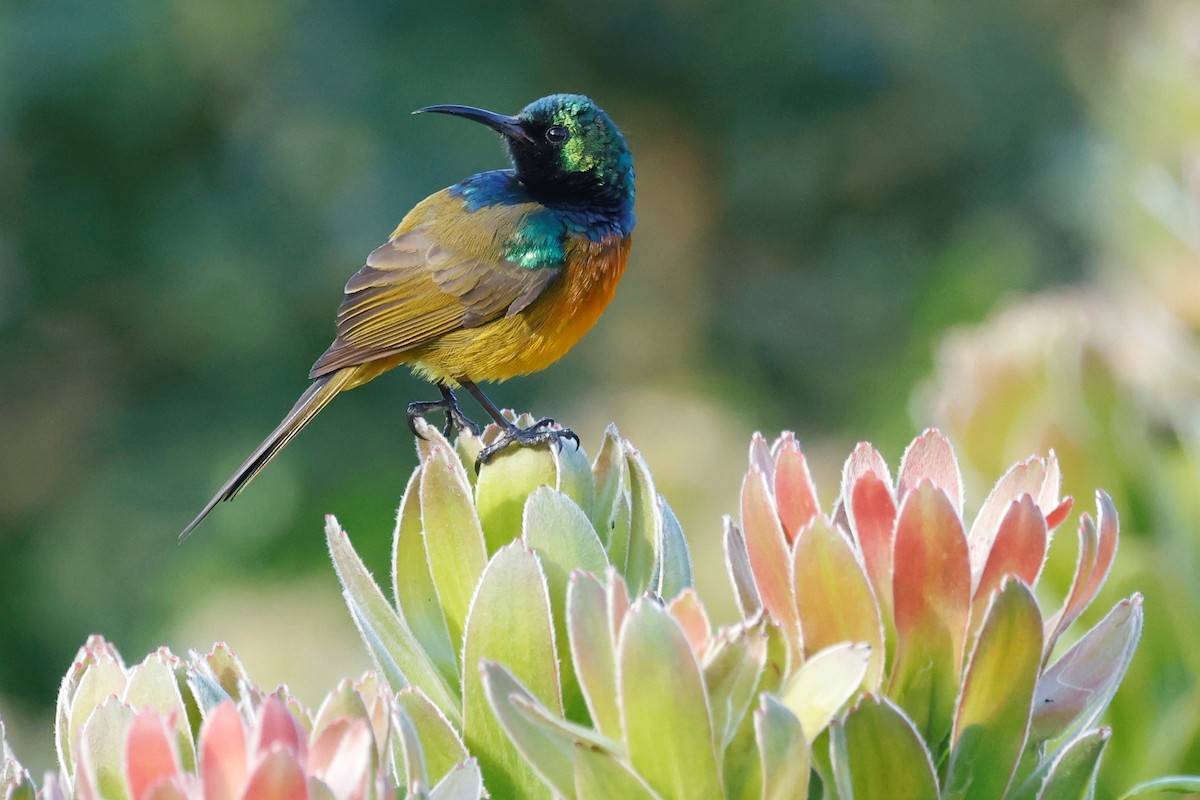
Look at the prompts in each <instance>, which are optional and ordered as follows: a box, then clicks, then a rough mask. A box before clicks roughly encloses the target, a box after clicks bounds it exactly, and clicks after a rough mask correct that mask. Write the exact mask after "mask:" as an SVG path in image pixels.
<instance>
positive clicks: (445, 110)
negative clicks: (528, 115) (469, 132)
mask: <svg viewBox="0 0 1200 800" xmlns="http://www.w3.org/2000/svg"><path fill="white" fill-rule="evenodd" d="M425 112H429V113H432V114H449V115H450V116H453V117H463V118H464V119H470V120H474V121H475V122H479V123H482V124H484V125H487V126H488V127H489V128H491V129H492V130H494V131H498V132H499V133H501V134H502V135H503V136H505V137H507V138H509V139H515V140H518V141H523V142H532V141H533V137H531V136H530V135H529V134H528V133H526V132H525V129H524V128H522V127H521V121H520V120H519V119H517V118H516V117H506V116H504V115H503V114H497V113H495V112H494V111H484V110H483V109H482V108H475V107H474V106H425V107H424V108H418V109H417V110H416V111H414V112H412V113H414V114H423V113H425Z"/></svg>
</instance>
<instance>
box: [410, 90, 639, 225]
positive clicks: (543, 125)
mask: <svg viewBox="0 0 1200 800" xmlns="http://www.w3.org/2000/svg"><path fill="white" fill-rule="evenodd" d="M421 110H422V111H436V112H439V113H443V114H453V115H455V116H460V117H466V118H468V119H473V120H475V121H476V122H481V123H483V124H485V125H487V126H488V127H490V128H493V129H494V130H497V131H499V132H500V133H501V134H503V135H504V140H505V143H506V145H507V146H508V152H509V155H510V156H511V157H512V161H513V166H514V167H515V168H516V172H517V177H518V178H520V179H521V182H522V183H524V184H525V185H526V186H527V187H528V188H529V190H530V192H531V193H532V194H533V195H534V196H535V197H538V198H539V199H542V200H543V201H544V202H554V201H565V202H570V203H579V204H583V205H588V204H604V205H610V204H620V205H625V204H632V201H633V156H632V155H630V153H629V148H628V147H627V146H626V145H625V137H623V136H622V135H621V131H620V130H618V129H617V126H616V125H615V124H614V123H613V121H612V120H611V119H610V118H609V116H608V114H606V113H604V110H603V109H602V108H600V107H599V106H598V105H596V104H595V103H593V102H592V101H591V100H589V99H588V98H587V97H584V96H583V95H581V94H552V95H550V96H548V97H543V98H541V99H540V100H534V101H533V102H532V103H530V104H529V105H527V106H525V108H523V109H522V110H521V113H519V114H517V115H516V116H515V117H506V116H502V115H500V114H495V113H493V112H491V111H484V110H482V109H478V108H471V107H470V106H430V107H428V108H423V109H421Z"/></svg>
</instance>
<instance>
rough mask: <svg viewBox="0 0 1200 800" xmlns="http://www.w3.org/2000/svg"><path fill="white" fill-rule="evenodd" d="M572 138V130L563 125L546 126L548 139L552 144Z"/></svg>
mask: <svg viewBox="0 0 1200 800" xmlns="http://www.w3.org/2000/svg"><path fill="white" fill-rule="evenodd" d="M570 138H571V132H570V131H569V130H567V129H566V128H564V127H563V126H562V125H551V126H550V127H549V128H546V141H547V142H549V143H550V144H562V143H563V142H565V141H566V140H567V139H570Z"/></svg>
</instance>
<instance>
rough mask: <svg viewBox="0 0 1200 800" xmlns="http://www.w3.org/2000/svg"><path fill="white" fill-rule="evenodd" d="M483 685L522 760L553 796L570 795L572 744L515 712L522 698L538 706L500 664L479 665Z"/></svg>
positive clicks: (527, 691) (554, 731)
mask: <svg viewBox="0 0 1200 800" xmlns="http://www.w3.org/2000/svg"><path fill="white" fill-rule="evenodd" d="M480 672H481V673H482V675H483V688H484V691H485V692H486V694H487V699H488V702H489V703H491V707H492V711H493V712H495V714H496V719H497V720H499V722H500V726H501V727H502V728H503V729H504V731H505V732H506V733H507V734H508V737H509V739H511V740H512V743H513V744H514V745H516V748H517V750H519V751H520V752H521V755H522V756H523V757H524V759H525V762H526V763H527V764H528V765H529V766H530V767H532V768H533V769H534V770H535V771H536V773H537V774H538V776H539V777H541V779H542V780H543V781H544V782H545V783H546V785H548V786H550V787H551V788H552V789H554V791H555V793H556V794H557V795H564V796H567V797H570V796H572V795H573V792H574V788H575V747H574V744H573V742H572V741H571V740H570V739H569V738H567V737H564V736H561V735H559V732H558V731H556V730H554V729H553V728H551V727H549V726H548V725H545V724H541V720H540V719H539V720H531V719H530V718H529V717H528V716H527V715H525V714H522V713H520V711H518V709H517V707H516V705H515V702H516V701H517V700H518V699H523V700H525V701H527V702H529V703H532V704H535V705H540V704H539V703H538V702H537V699H536V698H534V697H533V695H531V694H530V693H529V690H527V689H526V688H525V687H524V686H522V685H521V683H520V681H518V680H517V679H516V678H514V677H513V676H512V675H511V674H509V672H508V671H507V670H506V669H504V667H502V666H500V665H499V664H497V663H495V662H492V661H485V662H483V663H482V664H481V665H480Z"/></svg>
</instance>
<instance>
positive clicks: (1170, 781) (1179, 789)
mask: <svg viewBox="0 0 1200 800" xmlns="http://www.w3.org/2000/svg"><path fill="white" fill-rule="evenodd" d="M1151 794H1200V777H1197V776H1195V775H1171V776H1169V777H1165V778H1157V779H1156V780H1152V781H1146V782H1145V783H1139V784H1138V785H1137V786H1134V787H1133V788H1132V789H1130V790H1129V791H1128V792H1126V793H1125V794H1123V795H1121V797H1120V800H1133V799H1134V798H1136V797H1145V796H1146V795H1151Z"/></svg>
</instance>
